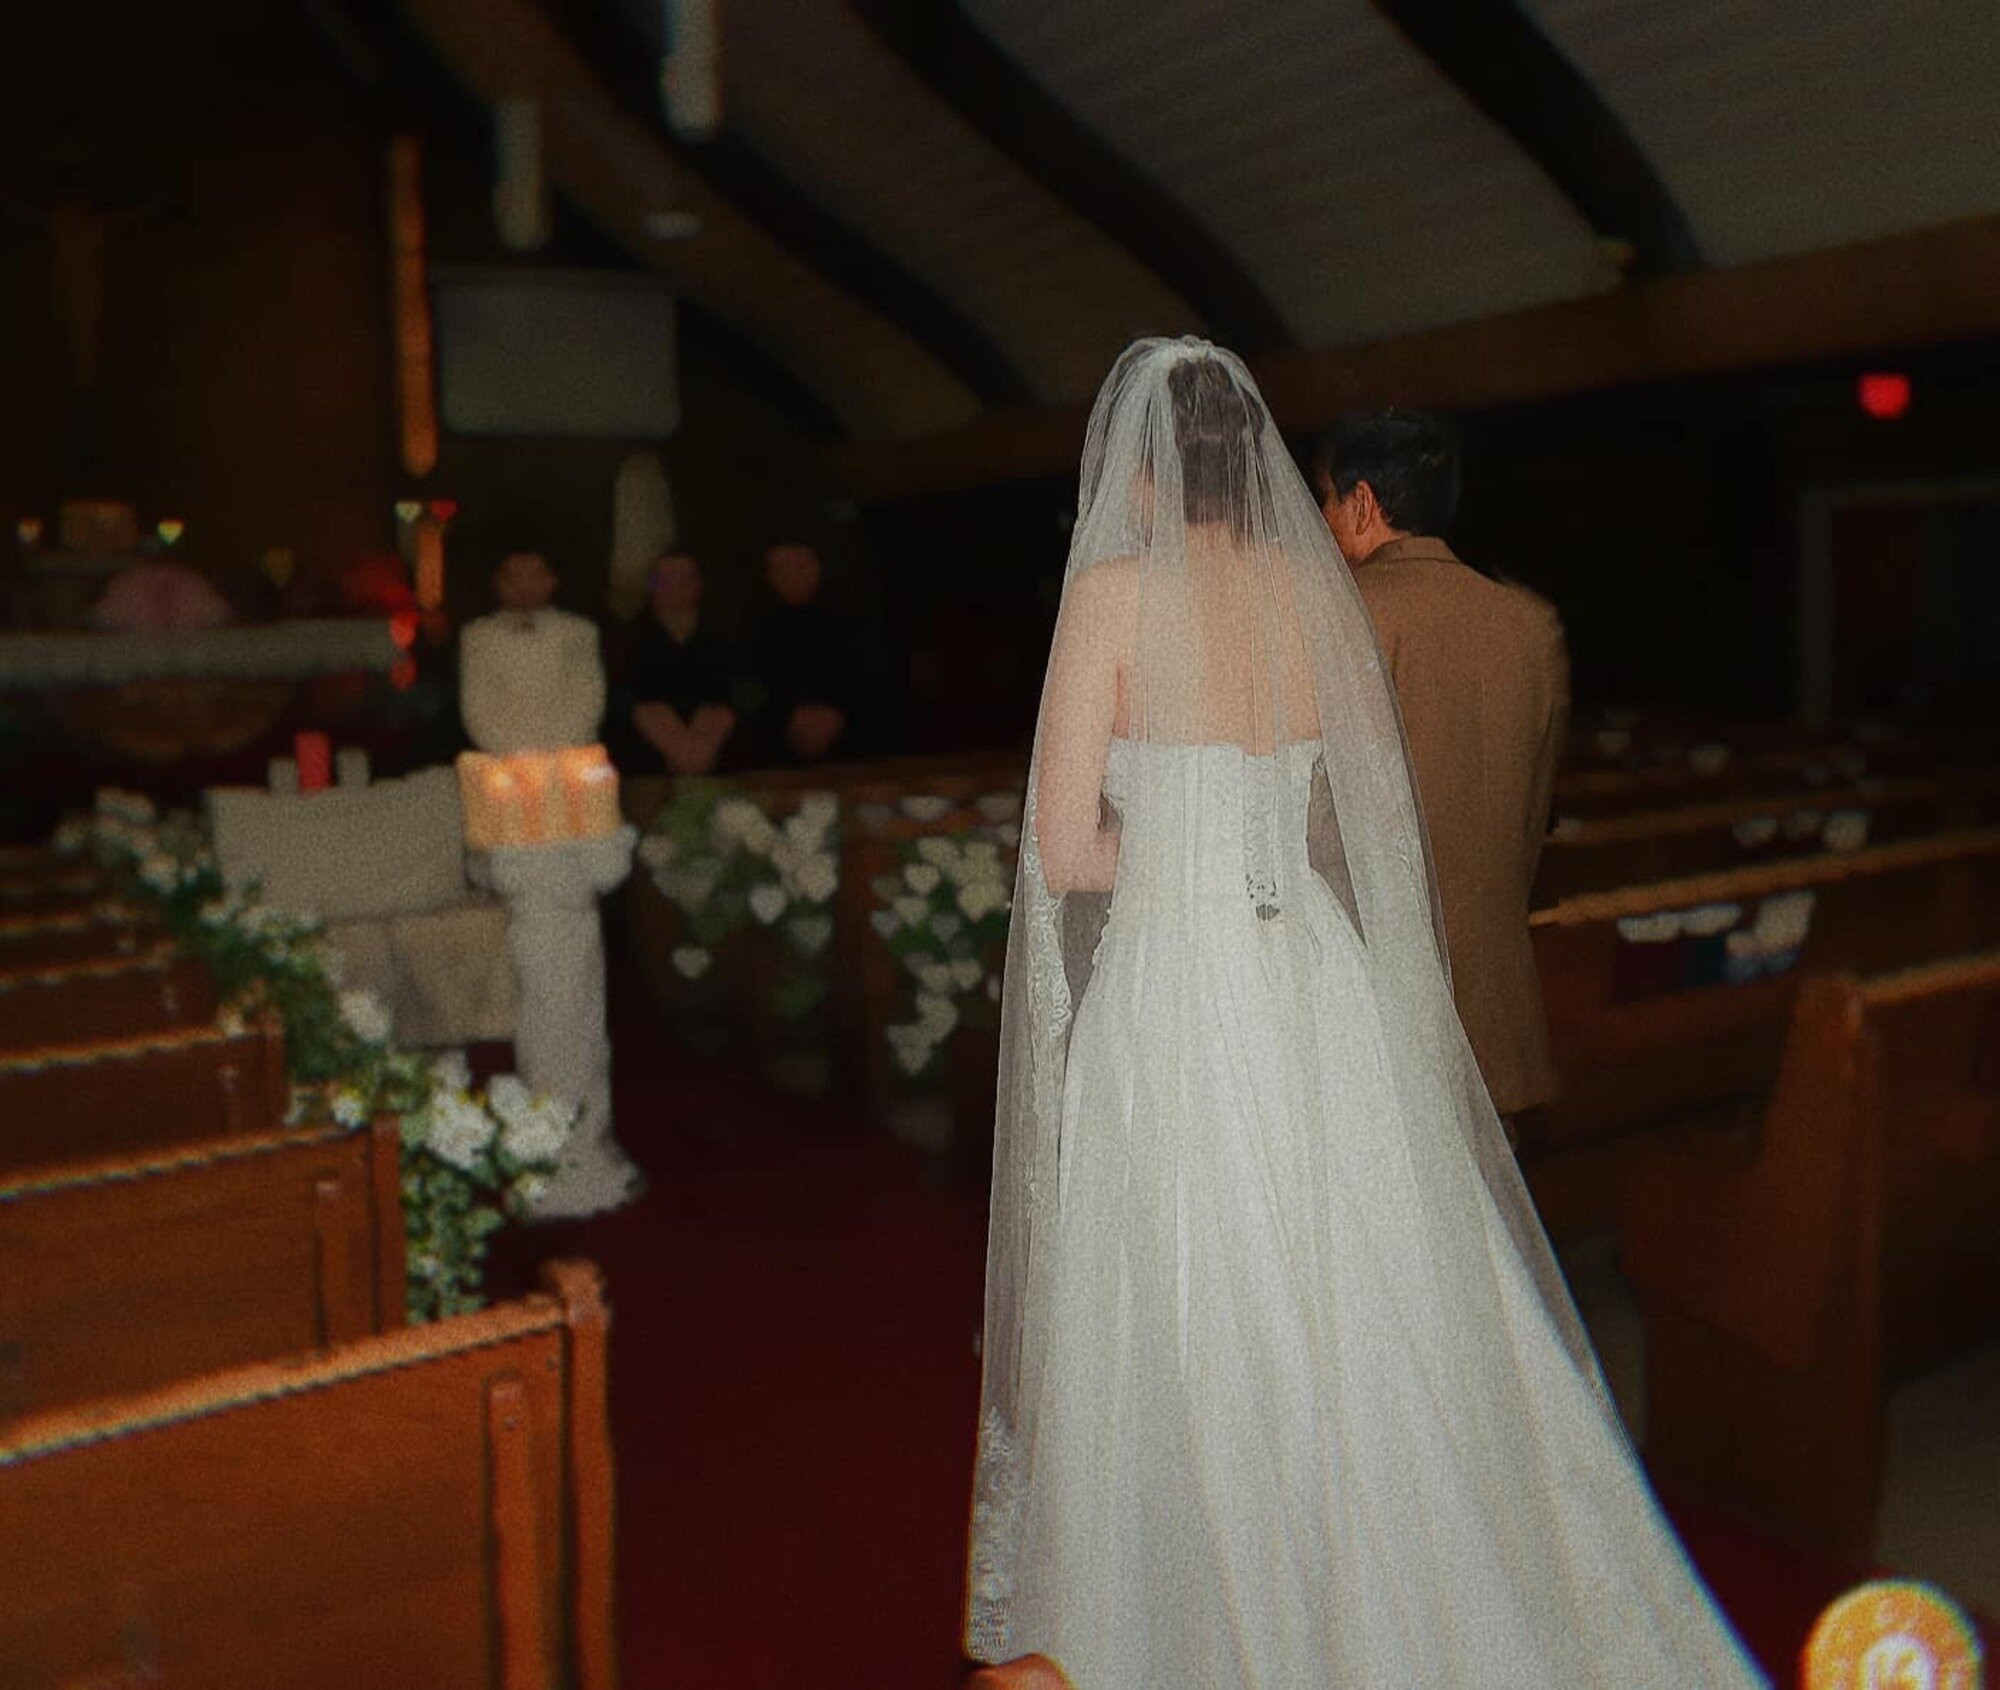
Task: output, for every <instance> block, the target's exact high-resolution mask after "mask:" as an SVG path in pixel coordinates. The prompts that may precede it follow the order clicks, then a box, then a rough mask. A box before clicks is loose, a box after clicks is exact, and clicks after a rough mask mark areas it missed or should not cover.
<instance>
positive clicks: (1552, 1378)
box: [1010, 739, 1764, 1690]
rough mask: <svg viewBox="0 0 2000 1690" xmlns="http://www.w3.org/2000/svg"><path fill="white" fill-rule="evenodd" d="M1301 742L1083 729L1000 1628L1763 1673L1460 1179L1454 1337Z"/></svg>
mask: <svg viewBox="0 0 2000 1690" xmlns="http://www.w3.org/2000/svg"><path fill="white" fill-rule="evenodd" d="M1318 752H1319V747H1318V743H1317V742H1313V743H1310V744H1295V745H1292V746H1289V747H1286V748H1283V749H1281V750H1280V751H1279V752H1278V753H1277V754H1276V755H1275V756H1268V757H1256V756H1251V755H1249V754H1246V753H1245V752H1244V751H1243V750H1241V749H1239V748H1237V747H1234V746H1176V745H1164V744H1142V743H1135V742H1133V741H1130V740H1124V739H1116V740H1114V741H1113V742H1112V748H1111V752H1110V762H1109V768H1108V772H1107V776H1106V783H1105V784H1106V791H1107V795H1108V796H1109V797H1110V798H1111V800H1112V801H1113V803H1114V805H1115V806H1116V807H1117V809H1118V810H1119V812H1120V814H1121V817H1122V836H1121V843H1120V846H1119V859H1118V867H1117V885H1116V891H1115V893H1114V895H1113V899H1112V904H1111V914H1110V917H1109V920H1108V924H1107V926H1106V928H1105V930H1104V935H1103V939H1102V942H1101V945H1100V946H1099V949H1098V953H1097V957H1096V961H1095V967H1094V970H1093V972H1092V974H1091V977H1090V980H1089V984H1088V986H1087V988H1086V989H1085V991H1084V993H1083V996H1082V998H1081V1000H1080V1002H1079V1003H1078V1004H1077V1006H1076V1018H1075V1022H1074V1026H1073V1029H1072V1031H1071V1035H1070V1042H1069V1051H1068V1064H1067V1070H1066V1077H1065V1081H1064V1091H1063V1097H1062V1112H1061V1133H1060V1140H1059V1151H1058V1155H1057V1162H1056V1186H1057V1190H1056V1192H1055V1194H1054V1196H1055V1201H1054V1204H1053V1209H1054V1219H1053V1223H1052V1225H1051V1226H1050V1227H1049V1228H1048V1231H1047V1233H1046V1234H1045V1235H1043V1236H1041V1237H1038V1241H1037V1246H1036V1247H1037V1249H1038V1250H1046V1251H1047V1255H1046V1256H1045V1257H1044V1259H1043V1266H1044V1268H1045V1270H1046V1272H1047V1274H1048V1281H1047V1283H1048V1285H1049V1301H1048V1304H1047V1318H1046V1322H1045V1327H1044V1331H1043V1343H1044V1345H1045V1356H1046V1361H1045V1365H1044V1366H1043V1368H1042V1369H1041V1371H1040V1374H1039V1384H1038V1386H1037V1388H1036V1390H1035V1393H1034V1404H1033V1407H1034V1421H1033V1423H1034V1427H1035V1433H1034V1438H1033V1442H1032V1447H1031V1448H1030V1449H1029V1450H1027V1451H1025V1452H1024V1461H1023V1471H1022V1472H1021V1474H1020V1495H1019V1497H1018V1499H1017V1500H1018V1505H1019V1509H1020V1512H1019V1516H1018V1518H1019V1532H1020V1536H1019V1540H1018V1545H1017V1549H1018V1554H1017V1556H1016V1558H1015V1560H1014V1567H1015V1575H1014V1579H1013V1586H1012V1590H1011V1602H1012V1624H1011V1633H1010V1635H1011V1638H1012V1641H1013V1645H1014V1647H1015V1648H1016V1649H1017V1650H1018V1651H1019V1652H1023V1653H1025V1652H1028V1651H1030V1650H1038V1651H1042V1652H1045V1653H1047V1654H1049V1655H1051V1656H1052V1657H1054V1658H1055V1659H1056V1660H1057V1661H1058V1662H1060V1663H1061V1665H1062V1666H1063V1668H1064V1670H1065V1671H1066V1672H1067V1673H1068V1674H1069V1675H1070V1677H1071V1679H1072V1680H1073V1681H1074V1682H1075V1684H1076V1685H1077V1686H1078V1690H1128V1687H1129V1690H1167V1687H1170V1686H1184V1687H1188V1690H1196V1687H1200V1690H1223V1687H1228V1686H1263V1687H1268V1690H1279V1687H1287V1690H1290V1687H1303V1686H1323V1685H1353V1686H1357V1687H1360V1686H1367V1687H1369V1690H1381V1687H1386V1686H1411V1687H1416V1686H1423V1687H1426V1690H1440V1687H1444V1686H1465V1687H1473V1686H1477V1687H1479V1690H1506V1687H1512V1686H1520V1687H1522V1690H1529V1687H1533V1690H1547V1687H1549V1686H1575V1687H1578V1690H1581V1687H1583V1686H1593V1687H1595V1686H1614V1685H1615V1686H1620V1687H1624V1690H1638V1687H1642V1686H1647V1687H1650V1686H1657V1687H1661V1690H1668V1687H1671V1690H1690V1687H1693V1686H1734V1685H1751V1684H1762V1683H1763V1682H1764V1680H1763V1678H1762V1677H1761V1675H1760V1674H1759V1673H1758V1672H1757V1671H1756V1669H1755V1668H1754V1666H1753V1665H1752V1664H1751V1663H1750V1661H1749V1659H1748V1657H1747V1656H1746V1655H1745V1654H1744V1653H1743V1651H1742V1650H1741V1647H1740V1645H1739V1644H1738V1643H1737V1642H1736V1640H1735V1638H1734V1637H1733V1635H1732V1633H1731V1632H1730V1630H1729V1628H1728V1626H1727V1623H1726V1622H1725V1621H1724V1620H1723V1619H1722V1618H1721V1616H1720V1615H1719V1614H1718V1612H1717V1611H1716V1609H1715V1608H1714V1606H1713V1604H1712V1603H1711V1601H1710V1599H1709V1597H1708V1595H1707V1593H1706V1592H1705V1590H1704V1589H1703V1587H1702V1586H1701V1584H1700V1582H1699V1580H1698V1579H1697V1578H1696V1577H1695V1575H1694V1574H1693V1572H1692V1571H1691V1569H1690V1568H1689V1566H1688V1564H1687V1562H1686V1560H1685V1558H1684V1556H1683V1554H1682V1552H1681V1550H1680V1547H1679V1545H1678V1544H1677V1542H1676V1541H1675V1539H1674V1537H1673V1535H1672V1533H1671V1531H1670V1530H1669V1528H1668V1527H1667V1525H1666V1523H1665V1521H1664V1520H1663V1518H1662V1517H1661V1515H1660V1513H1659V1511H1658V1508H1657V1506H1656V1504H1655V1503H1654V1500H1653V1498H1652V1495H1651V1492H1650V1491H1649V1489H1648V1487H1647V1485H1646V1482H1645V1479H1644V1477H1643V1475H1642V1473H1641V1471H1640V1469H1639V1466H1638V1464H1637V1461H1636V1458H1635V1456H1634V1454H1633V1452H1632V1450H1631V1448H1630V1446H1629V1444H1628V1443H1627V1441H1626V1438H1625V1436H1624V1433H1623V1430H1622V1428H1621V1427H1620V1426H1619V1425H1618V1423H1617V1419H1616V1415H1615V1413H1614V1412H1613V1411H1612V1410H1611V1409H1610V1408H1609V1405H1608V1400H1607V1398H1606V1397H1605V1395H1604V1394H1603V1392H1602V1389H1601V1382H1600V1381H1598V1380H1596V1379H1594V1378H1593V1377H1591V1376H1590V1375H1589V1374H1588V1373H1587V1372H1586V1371H1585V1370H1583V1369H1582V1368H1580V1367H1579V1365H1578V1363H1577V1362H1576V1361H1575V1360H1574V1359H1572V1356H1571V1353H1570V1352H1569V1351H1567V1350H1566V1349H1565V1348H1564V1346H1563V1344H1562V1342H1561V1341H1560V1339H1559V1337H1558V1334H1557V1332H1556V1330H1555V1328H1554V1326H1553V1324H1552V1322H1551V1319H1550V1316H1549V1313H1548V1310H1547V1305H1546V1304H1545V1303H1544V1302H1543V1300H1542V1299H1541V1298H1540V1297H1539V1296H1538V1295H1537V1292H1536V1289H1535V1287H1534V1285H1533V1284H1532V1283H1531V1281H1530V1278H1529V1275H1528V1273H1527V1270H1526V1268H1525V1266H1524V1265H1523V1263H1522V1262H1521V1260H1520V1257H1519V1254H1518V1251H1517V1250H1516V1248H1515V1246H1514V1244H1513V1242H1512V1240H1511V1238H1510V1237H1509V1235H1508V1233H1507V1230H1506V1228H1505V1226H1504V1225H1503V1224H1502V1222H1501V1220H1500V1218H1499V1217H1498V1215H1497V1213H1495V1212H1494V1211H1493V1208H1492V1202H1491V1199H1490V1198H1485V1197H1484V1187H1480V1188H1479V1189H1480V1191H1481V1196H1482V1199H1483V1201H1484V1204H1485V1208H1484V1223H1485V1226H1486V1232H1487V1237H1486V1244H1487V1246H1488V1250H1487V1251H1481V1252H1478V1253H1477V1261H1478V1263H1479V1265H1480V1271H1481V1272H1482V1273H1484V1272H1486V1271H1487V1270H1488V1269H1489V1268H1490V1276H1491V1277H1490V1278H1489V1279H1488V1281H1487V1282H1486V1283H1485V1284H1484V1285H1483V1286H1482V1287H1480V1288H1479V1289H1480V1290H1481V1291H1482V1292H1483V1294H1484V1295H1485V1296H1486V1297H1487V1299H1488V1300H1489V1305H1490V1306H1495V1307H1499V1308H1502V1309H1504V1311H1505V1313H1504V1324H1505V1325H1506V1326H1507V1327H1508V1330H1507V1331H1505V1332H1498V1333H1476V1332H1475V1333H1472V1334H1470V1335H1468V1333H1467V1332H1466V1330H1465V1328H1464V1326H1463V1324H1462V1323H1461V1324H1460V1325H1459V1326H1457V1328H1456V1329H1455V1328H1454V1322H1453V1318H1452V1317H1453V1304H1454V1287H1453V1284H1452V1283H1450V1282H1449V1281H1448V1280H1447V1279H1446V1278H1444V1277H1442V1271H1441V1270H1439V1268H1438V1266H1437V1262H1438V1259H1439V1258H1440V1257H1445V1258H1451V1259H1454V1260H1458V1261H1464V1260H1466V1259H1467V1258H1466V1257H1465V1256H1464V1254H1463V1253H1462V1252H1451V1251H1442V1252H1434V1251H1433V1248H1432V1246H1433V1244H1434V1242H1435V1240H1433V1239H1432V1238H1431V1237H1429V1236H1427V1228H1428V1225H1429V1223H1428V1222H1427V1221H1426V1219H1425V1218H1424V1217H1425V1215H1426V1213H1427V1211H1426V1207H1425V1205H1424V1204H1423V1203H1422V1202H1421V1201H1419V1193H1418V1191H1417V1189H1416V1187H1415V1184H1414V1177H1413V1164H1412V1157H1411V1155H1410V1153H1409V1150H1408V1141H1409V1137H1410V1132H1411V1125H1412V1124H1411V1123H1407V1122H1405V1121H1403V1120H1401V1119H1399V1109H1398V1104H1397V1102H1396V1095H1395V1092H1394V1089H1393V1088H1392V1086H1391V1085H1390V1083H1389V1080H1388V1077H1387V1074H1386V1072H1385V1060H1386V1059H1385V1054H1384V1046H1383V1034H1382V1028H1381V1025H1380V1023H1379V1021H1378V1018H1377V1010H1376V1003H1377V993H1376V991H1375V989H1374V988H1373V987H1372V986H1371V983H1370V978H1369V967H1370V961H1369V957H1368V953H1367V952H1366V950H1365V949H1364V947H1363V946H1362V944H1361V942H1360V940H1359V938H1358V936H1357V934H1356V931H1355V928H1354V925H1353V923H1352V922H1351V921H1350V919H1349V917H1348V915H1347V913H1346V911H1345V909H1344V908H1343V907H1342V905H1341V904H1340V902H1339V901H1338V900H1337V899H1336V897H1335V896H1334V894H1333V893H1332V891H1330V890H1329V888H1328V887H1327V885H1326V884H1325V883H1324V882H1323V881H1322V880H1321V879H1319V878H1318V876H1317V875H1315V874H1314V873H1313V871H1312V869H1311V868H1310V867H1309V866H1308V863H1307V854H1306V837H1307V815H1306V808H1307V800H1308V795H1309V792H1310V789H1311V784H1312V779H1313V767H1314V762H1315V759H1316V757H1317V756H1318ZM1252 783H1256V784H1254V785H1253V784H1252ZM1246 817H1256V818H1260V819H1261V820H1268V821H1270V822H1272V823H1273V824H1274V825H1273V826H1272V828H1271V831H1270V834H1269V837H1271V838H1273V839H1276V840H1278V841H1281V842H1289V843H1281V844H1280V846H1279V848H1278V849H1277V850H1276V851H1274V852H1269V853H1265V856H1268V857H1270V858H1272V859H1274V860H1270V861H1265V860H1263V859H1262V858H1260V856H1259V854H1258V853H1257V852H1255V851H1254V850H1246V841H1245V838H1244V832H1245V826H1246V822H1245V818H1246ZM1261 820H1260V826H1261ZM1246 861H1250V862H1251V863H1252V864H1253V866H1254V868H1255V869H1256V870H1257V872H1256V873H1253V874H1252V875H1251V876H1250V877H1249V878H1250V880H1251V881H1252V882H1253V884H1249V885H1246V876H1245V873H1244V869H1243V865H1244V864H1245V862H1246ZM1260 906H1261V907H1260ZM1300 1005H1304V1006H1308V1007H1306V1008H1305V1009H1303V1010H1300V1009H1299V1008H1298V1006H1300ZM1287 1006H1291V1007H1290V1008H1287ZM1285 1029H1289V1032H1287V1031H1283V1030H1285ZM1301 1029H1303V1030H1304V1031H1303V1034H1302V1032H1301ZM1466 1154H1467V1155H1468V1156H1469V1155H1470V1152H1469V1151H1468V1152H1466ZM1494 1281H1497V1282H1498V1285H1499V1296H1498V1299H1497V1302H1495V1301H1493V1300H1492V1299H1493V1282H1494ZM1468 1289H1470V1288H1468ZM1467 1301H1468V1302H1476V1301H1477V1299H1476V1298H1472V1297H1470V1296H1468V1298H1467ZM1495 1368H1502V1369H1506V1370H1507V1373H1506V1375H1504V1377H1505V1378H1506V1380H1507V1381H1508V1383H1509V1389H1508V1390H1506V1391H1494V1392H1491V1393H1488V1394H1489V1396H1490V1398H1491V1400H1493V1401H1495V1402H1498V1401H1500V1400H1501V1399H1502V1398H1504V1399H1505V1400H1506V1401H1507V1402H1509V1403H1511V1404H1513V1405H1515V1412H1496V1413H1494V1414H1491V1415H1489V1413H1488V1411H1487V1404H1486V1403H1485V1402H1483V1401H1482V1400H1479V1399H1480V1395H1481V1392H1480V1390H1479V1381H1480V1380H1481V1379H1482V1377H1483V1378H1486V1379H1489V1380H1491V1379H1494V1378H1499V1377H1503V1376H1502V1375H1498V1374H1494V1373H1492V1372H1490V1371H1488V1372H1482V1370H1490V1369H1495ZM1516 1378H1518V1381H1519V1383H1520V1385H1521V1387H1523V1388H1522V1389H1519V1390H1516V1389H1513V1388H1512V1383H1513V1381H1514V1380H1515V1379H1516ZM1523 1404H1525V1405H1526V1406H1525V1408H1522V1407H1521V1406H1520V1405H1523Z"/></svg>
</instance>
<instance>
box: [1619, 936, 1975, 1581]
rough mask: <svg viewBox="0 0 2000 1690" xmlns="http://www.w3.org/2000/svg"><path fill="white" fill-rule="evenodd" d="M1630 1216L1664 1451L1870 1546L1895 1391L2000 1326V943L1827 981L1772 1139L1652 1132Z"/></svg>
mask: <svg viewBox="0 0 2000 1690" xmlns="http://www.w3.org/2000/svg"><path fill="white" fill-rule="evenodd" d="M1623 1209H1624V1221H1625V1225H1624V1252H1625V1266H1626V1271H1627V1273H1628V1274H1629V1275H1630V1277H1631V1278H1632V1280H1633V1282H1634V1283H1635V1284H1636V1285H1637V1286H1638V1287H1639V1289H1640V1292H1641V1295H1642V1297H1643V1298H1644V1300H1645V1304H1646V1338H1647V1399H1648V1400H1647V1421H1648V1453H1649V1455H1650V1456H1651V1457H1652V1459H1654V1460H1655V1461H1656V1462H1657V1463H1658V1464H1659V1465H1660V1466H1661V1467H1662V1468H1664V1469H1666V1470H1669V1471H1672V1472H1674V1473H1676V1474H1677V1475H1679V1476H1681V1477H1682V1478H1684V1479H1686V1480H1687V1481H1689V1482H1691V1483H1693V1484H1695V1485H1697V1486H1699V1487H1701V1488H1704V1489H1707V1490H1709V1491H1710V1492H1712V1493H1714V1494H1716V1495H1718V1496H1721V1497H1724V1498H1727V1499H1728V1500H1730V1501H1731V1502H1733V1503H1735V1504H1736V1505H1738V1506H1740V1507H1742V1508H1745V1509H1747V1510H1748V1511H1750V1512H1752V1513H1754V1514H1756V1515H1757V1516H1759V1517H1760V1518H1762V1519H1763V1520H1765V1521H1766V1522H1767V1523H1768V1524H1770V1525H1771V1526H1772V1527H1773V1528H1774V1529H1775V1530H1777V1531H1778V1532H1779V1533H1780V1534H1781V1535H1783V1536H1785V1537H1787V1538H1789V1539H1791V1540H1793V1541H1796V1542H1800V1543H1803V1544H1806V1545H1808V1546H1810V1547H1814V1548H1817V1549H1821V1550H1826V1551H1832V1552H1836V1553H1840V1554H1846V1555H1866V1554H1867V1553H1868V1552H1869V1550H1870V1547H1871V1544H1872V1539H1873V1532H1874V1522H1875V1516H1876V1511H1877V1508H1878V1505H1879V1500H1880V1490H1881V1475H1882V1459H1883V1434H1884V1427H1885V1422H1886V1402H1887V1395H1888V1392H1889V1390H1890V1388H1891V1387H1892V1386H1893V1385H1894V1384H1895V1383H1896V1382H1897V1381H1899V1380H1901V1379H1904V1378H1907V1377H1910V1376H1911V1375H1913V1374H1914V1373H1916V1372H1919V1371H1921V1370H1923V1369H1925V1368H1928V1367H1931V1366H1933V1365H1935V1364H1937V1363H1938V1362H1940V1361H1943V1360H1946V1359H1948V1358H1950V1357H1953V1356H1956V1355H1959V1354H1962V1353H1964V1352H1965V1351H1966V1350H1968V1349H1970V1348H1972V1347H1974V1346H1976V1345H1978V1344H1981V1343H1983V1342H1985V1341H1987V1340H1989V1339H1990V1338H1992V1337H1993V1336H1994V1335H1996V1334H2000V951H1995V952H1990V953H1986V954H1983V955H1978V956H1972V957H1965V958H1958V959H1953V960H1951V961H1947V962H1942V963H1935V964H1928V965H1925V966H1922V967H1919V968H1914V969H1908V970H1902V971H1898V972H1894V973H1890V974H1885V975H1878V976H1876V977H1874V978H1872V979H1867V980H1862V979H1857V978H1855V977H1853V976H1851V975H1838V976H1819V977H1816V978H1814V979H1812V980H1810V981H1808V982H1807V984H1806V986H1805V988H1804V989H1803V990H1802V991H1801V993H1800V995H1799V1000H1798V1005H1797V1010H1796V1013H1795V1015H1794V1016H1793V1020H1792V1026H1791V1032H1790V1036H1789V1038H1788V1040H1787V1043H1786V1047H1785V1055H1784V1061H1783V1067H1782V1071H1781V1073H1780V1077H1779V1083H1778V1086H1777V1088H1776V1090H1775V1092H1774V1093H1773V1096H1772V1099H1771V1104H1770V1108H1769V1110H1768V1112H1767V1114H1766V1116H1765V1121H1764V1126H1763V1131H1762V1136H1761V1139H1760V1141H1759V1142H1758V1144H1757V1146H1756V1149H1755V1152H1754V1154H1753V1155H1751V1156H1749V1157H1748V1158H1747V1159H1745V1158H1742V1157H1740V1156H1732V1155H1730V1154H1727V1153H1725V1152H1721V1151H1719V1150H1717V1149H1716V1148H1714V1147H1710V1148H1708V1149H1706V1150H1699V1149H1695V1148H1693V1147H1689V1146H1674V1145H1671V1144H1660V1145H1656V1146H1652V1147H1650V1148H1648V1149H1647V1150H1646V1151H1644V1152H1643V1153H1641V1154H1639V1155H1637V1156H1635V1157H1634V1159H1633V1162H1632V1166H1631V1169H1630V1173H1629V1178H1628V1182H1627V1186H1626V1190H1625V1194H1624V1201H1623Z"/></svg>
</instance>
